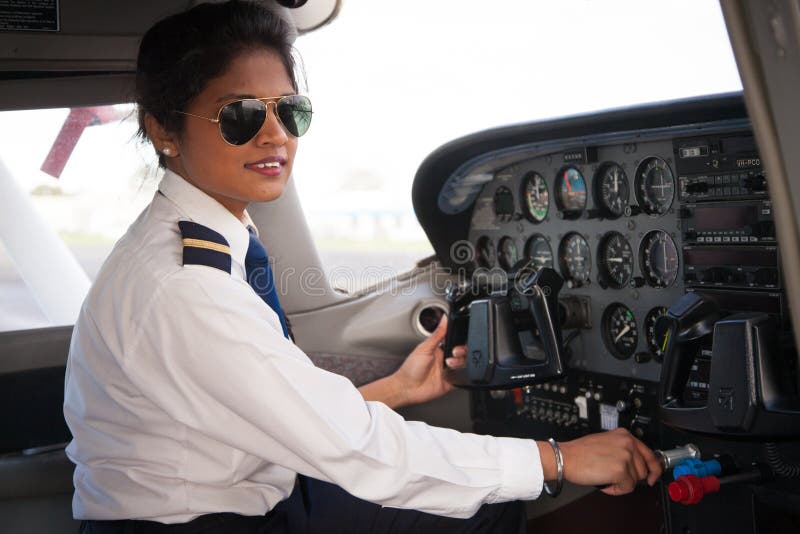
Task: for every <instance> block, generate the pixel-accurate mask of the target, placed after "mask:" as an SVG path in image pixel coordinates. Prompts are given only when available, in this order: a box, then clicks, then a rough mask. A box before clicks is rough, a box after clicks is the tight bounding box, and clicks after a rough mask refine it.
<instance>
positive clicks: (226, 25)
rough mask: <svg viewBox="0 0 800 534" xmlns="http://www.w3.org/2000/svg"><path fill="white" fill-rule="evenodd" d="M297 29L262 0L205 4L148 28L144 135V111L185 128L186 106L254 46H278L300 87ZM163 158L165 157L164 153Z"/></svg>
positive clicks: (141, 100) (141, 99)
mask: <svg viewBox="0 0 800 534" xmlns="http://www.w3.org/2000/svg"><path fill="white" fill-rule="evenodd" d="M291 40H292V30H291V28H290V26H289V24H288V23H287V22H286V21H284V20H283V19H282V18H281V17H280V16H279V15H278V14H276V13H274V12H272V11H270V10H269V9H267V8H266V7H264V6H263V5H261V4H257V3H255V2H251V1H245V0H232V1H230V2H225V3H220V4H199V5H197V6H195V7H193V8H192V9H190V10H188V11H184V12H182V13H178V14H175V15H172V16H169V17H167V18H165V19H162V20H160V21H159V22H157V23H156V24H155V25H154V26H153V27H152V28H150V29H149V30H148V31H147V33H145V34H144V37H143V38H142V42H141V44H140V45H139V57H138V59H137V65H136V104H137V107H138V113H139V136H140V137H141V138H142V139H145V138H146V137H147V134H146V131H145V124H144V117H145V115H146V114H147V113H149V114H150V115H152V116H153V117H154V118H155V119H156V120H157V121H158V122H159V123H160V124H161V125H162V126H163V127H164V128H165V129H166V130H167V131H170V132H174V133H176V134H181V133H182V132H183V125H184V120H185V117H184V116H183V115H181V114H180V113H175V111H176V110H177V111H183V110H185V109H186V107H187V106H188V104H189V103H190V102H191V101H192V100H193V99H194V98H195V97H196V96H197V95H198V94H200V93H201V92H202V91H203V89H204V88H205V87H206V85H207V84H208V82H209V81H211V80H212V79H214V78H216V77H217V76H220V75H222V74H223V73H224V72H225V70H226V69H227V68H228V66H229V65H230V63H231V61H233V60H234V59H235V58H236V57H238V56H239V55H240V54H242V53H243V52H246V51H249V50H263V49H269V50H271V51H273V52H275V53H276V54H277V55H278V57H279V58H280V59H281V62H282V63H283V65H284V66H285V67H286V72H287V73H288V75H289V78H290V80H291V81H292V86H293V87H294V90H295V91H297V80H296V79H295V62H294V57H293V55H292V52H293V48H292V43H291ZM159 164H160V165H161V166H162V167H163V166H164V157H163V156H162V155H161V154H159Z"/></svg>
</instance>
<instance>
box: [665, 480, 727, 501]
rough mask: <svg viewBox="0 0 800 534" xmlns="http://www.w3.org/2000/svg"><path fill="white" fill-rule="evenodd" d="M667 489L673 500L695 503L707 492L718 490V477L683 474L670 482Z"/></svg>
mask: <svg viewBox="0 0 800 534" xmlns="http://www.w3.org/2000/svg"><path fill="white" fill-rule="evenodd" d="M667 491H668V492H669V498H670V499H672V500H673V501H674V502H679V503H681V504H697V503H699V502H700V501H702V500H703V497H705V496H706V495H708V494H709V493H716V492H718V491H719V479H718V478H717V477H714V476H711V477H703V478H698V477H696V476H695V475H683V476H680V477H678V478H677V479H676V480H675V482H672V483H670V485H669V487H668V488H667Z"/></svg>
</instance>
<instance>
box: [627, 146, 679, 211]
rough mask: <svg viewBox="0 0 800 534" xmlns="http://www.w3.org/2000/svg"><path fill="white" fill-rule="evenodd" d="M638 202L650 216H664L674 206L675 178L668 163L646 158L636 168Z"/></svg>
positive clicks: (659, 159)
mask: <svg viewBox="0 0 800 534" xmlns="http://www.w3.org/2000/svg"><path fill="white" fill-rule="evenodd" d="M635 187H636V201H637V202H638V203H639V207H640V208H642V211H644V212H645V213H647V214H649V215H663V214H664V213H666V212H667V210H668V209H669V208H670V206H672V199H673V197H674V196H675V178H674V177H673V175H672V170H670V168H669V165H667V162H666V161H664V160H663V159H661V158H655V157H652V158H646V159H644V160H642V162H641V163H640V164H639V166H638V167H636V181H635Z"/></svg>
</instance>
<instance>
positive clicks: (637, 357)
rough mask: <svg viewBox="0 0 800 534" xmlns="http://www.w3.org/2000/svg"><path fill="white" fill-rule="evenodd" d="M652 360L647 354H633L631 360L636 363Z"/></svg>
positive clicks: (650, 355) (651, 356)
mask: <svg viewBox="0 0 800 534" xmlns="http://www.w3.org/2000/svg"><path fill="white" fill-rule="evenodd" d="M652 358H653V355H652V354H650V353H649V352H637V353H636V354H634V356H633V359H634V361H635V362H636V363H647V362H649V361H650V360H651V359H652Z"/></svg>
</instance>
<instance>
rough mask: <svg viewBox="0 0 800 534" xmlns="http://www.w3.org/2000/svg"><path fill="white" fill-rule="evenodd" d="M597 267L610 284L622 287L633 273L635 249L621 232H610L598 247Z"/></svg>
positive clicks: (616, 287)
mask: <svg viewBox="0 0 800 534" xmlns="http://www.w3.org/2000/svg"><path fill="white" fill-rule="evenodd" d="M597 267H598V268H599V269H600V274H601V275H602V276H603V278H604V279H605V281H606V282H607V283H608V285H609V286H611V287H613V288H615V289H620V288H622V287H624V286H626V285H627V284H628V282H630V281H631V276H632V275H633V249H632V248H631V244H630V243H628V240H627V239H625V237H624V236H623V235H622V234H620V233H619V232H608V233H607V234H606V235H604V236H603V239H602V240H600V245H599V246H598V247H597Z"/></svg>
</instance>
